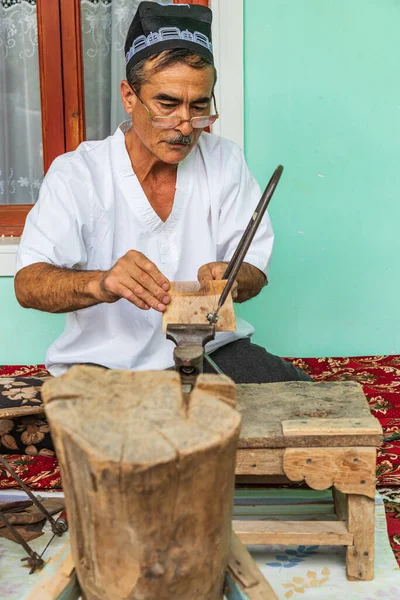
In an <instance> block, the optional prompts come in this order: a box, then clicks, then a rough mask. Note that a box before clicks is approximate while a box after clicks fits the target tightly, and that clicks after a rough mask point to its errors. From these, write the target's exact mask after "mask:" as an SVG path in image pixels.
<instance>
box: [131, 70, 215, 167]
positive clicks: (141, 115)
mask: <svg viewBox="0 0 400 600" xmlns="http://www.w3.org/2000/svg"><path fill="white" fill-rule="evenodd" d="M147 68H149V67H147ZM146 79H147V82H146V83H145V84H143V85H142V87H141V89H140V92H139V95H140V98H141V99H142V101H143V102H144V104H145V105H146V106H147V108H148V109H149V110H150V112H151V114H152V115H153V116H154V117H155V116H160V117H161V116H165V117H167V116H179V117H180V118H181V119H183V121H182V122H181V123H180V124H179V125H177V126H175V128H172V129H159V128H157V127H154V125H153V123H152V120H151V118H150V117H149V114H148V112H147V111H146V109H145V107H144V106H143V105H142V103H141V102H140V100H139V98H137V97H136V96H135V94H134V93H133V92H132V91H131V92H129V90H128V89H127V87H128V84H126V86H125V88H123V85H124V83H123V84H122V87H121V90H122V97H123V101H124V105H125V109H126V110H127V112H129V113H131V115H132V128H133V130H134V132H135V133H136V135H137V136H138V138H139V139H140V141H141V142H142V143H143V145H144V146H145V147H146V148H147V149H148V150H149V151H150V152H151V153H152V154H153V155H154V156H155V157H156V158H158V159H159V160H161V161H163V162H165V163H169V164H177V163H179V162H180V161H181V160H183V159H184V158H185V157H186V156H187V155H188V154H189V152H190V151H191V150H192V148H193V146H194V145H195V144H196V142H197V140H198V139H199V137H200V135H201V132H202V129H193V128H192V126H191V124H190V121H189V119H191V118H192V117H199V116H202V115H209V114H210V113H211V111H212V108H213V106H212V89H213V85H214V70H213V68H212V67H211V66H209V67H206V68H204V69H194V68H193V67H190V66H188V65H186V64H185V63H177V64H175V65H172V66H170V67H167V68H166V69H163V70H162V71H160V72H158V73H155V74H149V76H148V77H147V78H146ZM124 89H125V93H124Z"/></svg>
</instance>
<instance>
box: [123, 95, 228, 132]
mask: <svg viewBox="0 0 400 600" xmlns="http://www.w3.org/2000/svg"><path fill="white" fill-rule="evenodd" d="M129 87H130V88H131V90H132V92H133V93H134V94H135V96H137V98H139V100H140V102H141V103H142V104H143V106H144V107H145V109H146V110H147V114H148V115H149V117H150V119H151V122H152V124H153V126H154V127H158V128H159V129H175V127H178V125H180V124H181V123H190V125H191V127H193V129H204V128H205V127H209V126H210V125H212V124H213V123H215V121H216V120H217V119H218V117H219V114H218V109H217V104H216V102H215V96H214V92H213V94H212V99H213V102H214V109H215V114H214V115H203V116H202V117H192V118H191V119H181V118H180V117H178V116H173V115H172V116H168V117H161V116H155V115H153V114H152V113H151V111H150V109H149V108H147V106H146V105H145V103H144V102H143V100H142V99H141V97H140V96H139V94H138V93H137V91H136V90H135V89H134V88H133V87H131V86H129Z"/></svg>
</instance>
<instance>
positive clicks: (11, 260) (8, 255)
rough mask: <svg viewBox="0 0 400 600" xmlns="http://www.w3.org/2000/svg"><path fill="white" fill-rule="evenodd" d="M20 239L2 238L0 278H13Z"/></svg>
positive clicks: (0, 239) (0, 243) (0, 246)
mask: <svg viewBox="0 0 400 600" xmlns="http://www.w3.org/2000/svg"><path fill="white" fill-rule="evenodd" d="M19 240H20V238H19V237H0V277H13V276H14V274H15V259H16V254H17V250H18V244H19Z"/></svg>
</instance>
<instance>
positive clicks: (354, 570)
mask: <svg viewBox="0 0 400 600" xmlns="http://www.w3.org/2000/svg"><path fill="white" fill-rule="evenodd" d="M347 511H348V524H347V526H348V529H349V531H350V532H351V533H352V534H353V535H354V542H353V545H351V546H349V547H348V548H347V555H346V572H347V579H349V581H371V580H372V579H373V578H374V535H375V498H367V497H366V496H358V495H353V494H350V495H349V496H348V499H347Z"/></svg>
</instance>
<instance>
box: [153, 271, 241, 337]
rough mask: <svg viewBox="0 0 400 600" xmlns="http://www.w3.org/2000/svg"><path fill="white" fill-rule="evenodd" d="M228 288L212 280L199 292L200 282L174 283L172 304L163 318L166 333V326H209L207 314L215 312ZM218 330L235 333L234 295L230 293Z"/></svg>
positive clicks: (220, 316)
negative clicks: (225, 289)
mask: <svg viewBox="0 0 400 600" xmlns="http://www.w3.org/2000/svg"><path fill="white" fill-rule="evenodd" d="M225 285H226V280H225V279H223V280H222V279H221V280H217V279H216V280H213V281H209V282H207V287H205V288H202V289H200V284H199V282H198V281H175V282H173V283H171V289H170V291H169V294H170V296H171V302H170V303H169V304H168V306H167V310H166V311H165V312H163V316H162V330H163V333H166V331H167V325H170V324H180V323H182V324H185V325H189V324H190V325H193V324H196V325H208V324H209V323H208V321H207V315H208V313H213V312H215V311H216V309H217V306H218V301H219V299H220V297H221V294H222V292H223V291H224V288H225ZM215 330H216V331H236V318H235V312H234V309H233V300H232V296H231V294H229V296H228V298H227V299H226V301H225V303H224V305H223V306H222V307H221V310H220V311H219V313H218V321H217V323H216V324H215Z"/></svg>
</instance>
